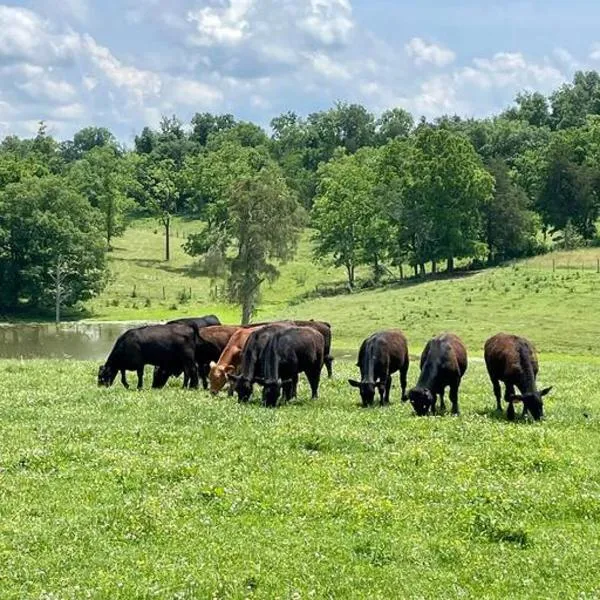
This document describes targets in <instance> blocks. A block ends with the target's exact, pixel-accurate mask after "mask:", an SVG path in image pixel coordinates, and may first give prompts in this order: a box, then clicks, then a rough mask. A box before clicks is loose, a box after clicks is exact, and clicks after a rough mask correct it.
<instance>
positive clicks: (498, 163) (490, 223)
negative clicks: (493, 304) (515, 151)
mask: <svg viewBox="0 0 600 600" xmlns="http://www.w3.org/2000/svg"><path fill="white" fill-rule="evenodd" d="M488 170H489V171H490V173H491V174H492V176H493V177H494V179H495V182H496V183H495V188H494V194H493V195H492V196H491V197H490V198H489V199H488V201H487V202H484V203H483V204H482V207H481V210H482V218H483V239H484V241H485V243H486V245H487V249H488V263H490V264H493V263H497V262H500V261H503V260H508V259H511V258H518V257H521V256H524V255H527V254H530V253H531V252H533V250H534V249H535V245H536V240H535V234H536V231H537V230H538V220H539V219H538V217H537V216H536V214H535V213H534V212H533V211H532V210H531V208H530V205H531V203H530V201H529V199H528V197H527V194H526V193H525V192H524V191H523V190H522V189H521V188H520V187H519V186H518V185H516V184H515V183H514V182H513V181H512V180H511V178H510V174H509V170H508V167H507V166H506V163H505V162H504V161H502V160H501V159H494V160H492V161H490V163H489V165H488Z"/></svg>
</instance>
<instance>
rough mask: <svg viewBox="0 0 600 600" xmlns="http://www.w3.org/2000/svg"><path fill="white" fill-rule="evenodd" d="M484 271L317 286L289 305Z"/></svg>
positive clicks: (297, 297)
mask: <svg viewBox="0 0 600 600" xmlns="http://www.w3.org/2000/svg"><path fill="white" fill-rule="evenodd" d="M483 270H485V269H476V270H475V269H473V270H462V271H459V270H457V271H452V272H448V271H443V272H441V273H429V274H427V275H418V276H412V277H407V278H405V279H391V280H390V279H388V280H384V281H382V282H380V283H375V282H374V281H364V282H360V283H358V284H357V285H356V286H355V287H354V289H352V290H350V288H349V286H348V283H347V282H337V283H333V284H331V285H317V286H316V288H315V289H314V290H312V291H308V292H304V293H303V294H299V295H298V296H295V297H294V298H292V299H291V300H290V304H300V303H301V302H305V301H307V300H315V299H317V298H331V297H334V296H347V295H348V294H353V293H361V292H371V291H388V290H396V289H409V288H412V287H417V286H420V285H423V284H424V283H431V282H432V281H448V280H459V279H466V278H468V277H473V276H474V275H478V274H479V273H481V272H482V271H483Z"/></svg>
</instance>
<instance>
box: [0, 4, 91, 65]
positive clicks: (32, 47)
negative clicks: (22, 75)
mask: <svg viewBox="0 0 600 600" xmlns="http://www.w3.org/2000/svg"><path fill="white" fill-rule="evenodd" d="M79 48H80V38H79V35H77V34H76V33H73V32H70V31H69V32H66V33H62V34H57V33H55V32H54V31H53V30H52V28H51V26H50V24H49V23H48V22H47V21H44V20H43V19H42V18H41V17H40V16H39V15H38V14H37V13H34V12H33V11H31V10H28V9H25V8H16V7H10V6H5V5H0V55H1V56H4V57H5V58H9V59H14V60H25V61H28V62H33V63H36V64H54V63H57V62H62V61H64V60H67V59H72V58H73V57H74V56H75V55H76V54H77V51H78V50H79Z"/></svg>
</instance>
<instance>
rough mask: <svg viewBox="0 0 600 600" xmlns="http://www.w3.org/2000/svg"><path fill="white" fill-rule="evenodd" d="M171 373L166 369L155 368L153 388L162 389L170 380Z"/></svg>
mask: <svg viewBox="0 0 600 600" xmlns="http://www.w3.org/2000/svg"><path fill="white" fill-rule="evenodd" d="M169 377H170V373H169V371H167V369H165V368H164V367H154V375H153V377H152V387H153V388H154V389H155V390H156V389H159V390H160V389H162V388H164V387H165V385H166V384H167V381H168V380H169Z"/></svg>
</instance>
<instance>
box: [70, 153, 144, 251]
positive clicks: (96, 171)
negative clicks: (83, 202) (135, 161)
mask: <svg viewBox="0 0 600 600" xmlns="http://www.w3.org/2000/svg"><path fill="white" fill-rule="evenodd" d="M129 167H130V165H129V163H128V162H127V161H126V160H124V159H123V158H122V157H121V155H120V154H119V152H118V151H117V150H116V149H115V147H113V146H112V145H99V146H94V147H92V148H91V149H90V150H89V151H87V152H86V153H85V155H84V157H83V158H82V159H80V160H78V161H76V162H75V163H73V165H72V167H71V169H70V171H69V177H68V179H69V183H70V185H72V186H73V187H74V189H76V190H77V191H78V192H79V193H80V194H82V195H83V196H84V197H86V198H87V199H88V201H89V203H90V204H91V205H92V206H93V207H94V208H97V209H98V210H99V211H100V212H101V213H102V216H103V222H104V234H105V236H106V243H107V245H108V248H109V249H110V248H111V243H112V240H113V238H114V237H117V236H119V235H121V234H122V233H123V232H124V231H125V228H126V225H127V213H128V211H129V210H130V209H131V208H132V207H133V200H132V199H131V198H130V197H129V196H128V193H129V191H130V190H131V188H132V185H133V181H132V180H133V173H132V171H131V169H130V168H129Z"/></svg>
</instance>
